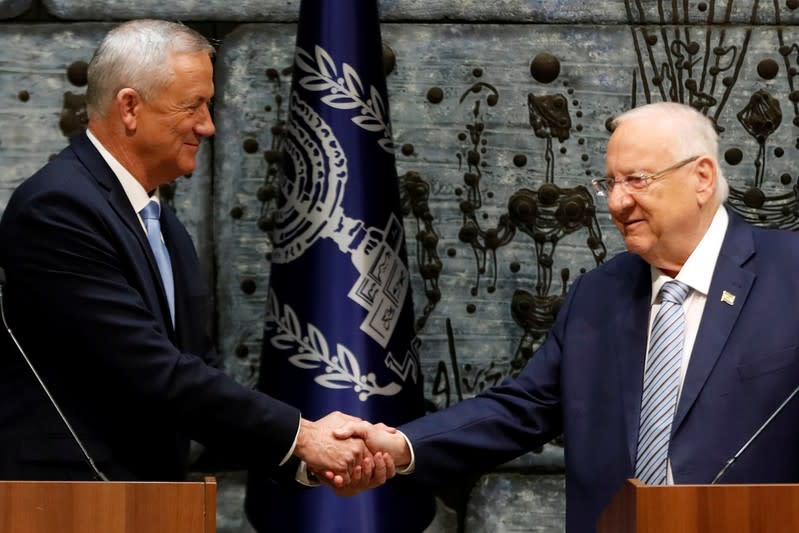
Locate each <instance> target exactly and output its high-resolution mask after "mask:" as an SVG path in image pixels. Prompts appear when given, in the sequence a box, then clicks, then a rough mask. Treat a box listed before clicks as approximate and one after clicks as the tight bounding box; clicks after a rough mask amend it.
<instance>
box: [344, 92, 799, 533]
mask: <svg viewBox="0 0 799 533" xmlns="http://www.w3.org/2000/svg"><path fill="white" fill-rule="evenodd" d="M614 127H615V129H614V132H613V134H612V136H611V138H610V141H609V144H608V149H607V172H606V177H605V178H604V179H598V180H595V181H594V183H593V185H594V189H595V191H596V192H597V194H598V195H600V196H602V197H604V198H606V199H607V202H608V208H609V210H610V213H611V215H612V217H613V221H614V223H615V224H616V227H617V228H618V229H619V231H620V232H621V234H622V236H623V237H624V242H625V245H626V247H627V249H628V252H625V253H622V254H620V255H618V256H617V257H615V258H614V259H612V260H611V261H608V262H607V263H606V264H603V265H601V266H599V267H597V268H596V269H594V270H592V271H590V272H588V273H586V274H585V275H583V276H582V277H580V278H578V279H577V280H576V281H575V282H574V284H573V285H572V287H571V289H570V291H569V295H568V297H567V300H566V302H565V303H564V304H563V306H562V307H561V309H560V312H559V315H558V318H557V321H556V323H555V325H554V327H553V329H552V331H551V333H550V334H549V336H548V338H547V340H546V341H545V342H544V344H543V345H542V346H541V348H539V349H538V351H537V352H536V353H535V355H534V356H533V357H532V359H531V360H530V362H529V363H528V364H527V366H526V367H525V368H524V369H523V370H522V372H521V373H520V374H519V376H518V377H516V378H513V379H508V380H507V381H505V382H504V383H502V384H500V385H499V386H496V387H493V388H491V389H489V390H487V391H485V392H484V393H482V394H480V395H478V396H476V397H475V398H472V399H469V400H465V401H463V402H461V403H459V404H457V405H455V406H453V407H451V408H449V409H446V410H443V411H440V412H438V413H435V414H432V415H429V416H426V417H423V418H420V419H418V420H416V421H414V422H411V423H409V424H406V425H404V426H402V427H400V428H399V430H400V431H399V432H391V431H390V430H387V428H385V427H384V426H380V425H378V426H371V425H368V424H367V423H365V422H360V423H351V424H348V425H347V426H345V427H344V428H342V429H341V430H339V432H338V436H339V437H341V438H345V437H348V436H350V435H353V434H356V435H360V436H362V437H363V438H364V439H365V440H366V443H367V446H368V447H369V448H370V449H371V450H372V451H377V450H381V451H388V452H390V453H391V454H392V457H393V458H394V461H395V463H396V464H397V465H398V468H399V469H400V472H401V473H402V472H405V473H409V474H410V475H411V478H415V479H416V480H417V481H418V482H419V483H422V484H425V485H442V484H450V483H453V482H455V481H456V480H457V479H458V478H459V477H461V476H464V475H465V474H474V473H477V472H479V471H481V470H485V469H488V468H491V467H493V466H496V465H498V464H500V463H502V462H504V461H507V460H509V459H512V458H513V457H516V456H518V455H520V454H522V453H524V452H526V451H529V450H531V449H533V448H536V447H538V446H540V445H542V444H544V443H545V442H547V441H549V440H550V439H552V438H553V437H555V436H557V435H559V434H560V433H563V434H564V437H565V459H566V494H567V511H566V526H567V527H566V529H567V531H568V532H570V533H584V532H591V531H594V530H595V524H596V520H597V518H598V516H599V514H600V512H601V511H602V509H604V507H605V506H606V505H607V504H608V502H609V501H610V499H611V497H612V496H613V494H614V493H615V492H616V491H617V490H618V489H619V488H620V487H621V485H622V484H623V482H624V480H626V479H627V478H632V477H637V478H639V479H641V480H643V481H644V482H646V483H650V484H671V483H710V482H711V481H714V480H715V478H716V477H717V474H719V472H720V471H721V470H722V467H723V466H724V465H725V463H726V462H727V461H728V459H730V458H731V457H732V456H734V455H735V454H736V452H737V451H738V450H739V449H740V448H741V446H742V445H743V444H744V443H746V442H747V441H748V440H749V438H750V437H751V436H752V435H753V434H754V433H755V432H756V430H757V429H758V428H759V427H760V426H761V425H762V424H763V422H764V421H766V419H768V418H769V416H770V415H771V414H772V413H773V412H774V410H775V409H776V408H777V407H778V406H779V405H780V404H781V403H782V402H783V400H784V399H785V398H787V397H789V395H790V394H791V393H792V391H793V390H794V389H795V387H796V386H797V384H799V327H797V314H799V313H797V307H798V306H799V304H798V303H797V302H799V276H797V272H799V235H797V234H795V233H791V232H784V231H777V230H764V229H760V228H755V227H752V226H749V225H748V224H746V223H745V222H744V221H743V220H742V219H741V218H739V217H738V216H736V215H734V214H732V213H731V212H728V211H727V210H726V209H725V208H724V207H723V205H722V204H723V202H724V200H725V199H726V196H727V191H728V186H727V183H726V180H725V179H724V177H723V176H722V173H721V169H720V168H719V163H718V139H717V134H716V130H715V128H714V125H713V123H712V122H711V121H710V120H709V119H708V118H706V117H705V116H704V115H702V114H701V113H699V112H697V111H695V110H694V109H693V108H691V107H689V106H686V105H682V104H677V103H657V104H650V105H646V106H643V107H640V108H636V109H633V110H631V111H629V112H627V113H625V114H623V115H621V116H619V117H618V118H616V120H615V121H614ZM797 420H799V402H794V403H789V404H788V405H787V406H786V407H785V409H784V410H783V411H782V412H781V413H780V414H779V415H778V416H777V417H775V418H774V419H773V420H772V421H771V423H770V425H769V426H768V428H767V429H766V430H765V431H763V432H762V433H761V434H760V435H759V436H758V438H757V439H756V440H754V441H753V442H752V444H751V446H750V447H749V448H748V449H747V450H746V452H745V453H744V454H742V455H741V456H740V458H739V459H738V460H737V462H736V463H735V464H734V465H733V466H732V467H731V468H729V470H727V471H726V472H725V473H724V475H723V476H721V478H720V480H719V481H720V482H722V483H795V482H799V424H798V423H797Z"/></svg>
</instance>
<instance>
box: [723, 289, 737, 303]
mask: <svg viewBox="0 0 799 533" xmlns="http://www.w3.org/2000/svg"><path fill="white" fill-rule="evenodd" d="M721 301H722V302H724V303H725V304H727V305H735V295H734V294H733V293H731V292H729V291H723V292H722V293H721Z"/></svg>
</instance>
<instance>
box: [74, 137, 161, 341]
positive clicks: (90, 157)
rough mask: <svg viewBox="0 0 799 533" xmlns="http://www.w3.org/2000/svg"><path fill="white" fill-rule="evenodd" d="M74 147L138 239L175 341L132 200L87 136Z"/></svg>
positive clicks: (150, 252) (154, 264)
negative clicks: (131, 203)
mask: <svg viewBox="0 0 799 533" xmlns="http://www.w3.org/2000/svg"><path fill="white" fill-rule="evenodd" d="M72 148H73V150H74V151H75V154H76V155H77V156H78V158H79V159H80V160H81V162H82V163H83V164H84V165H85V166H86V168H87V169H88V170H89V172H91V174H92V176H94V178H95V179H96V180H97V182H98V183H99V184H100V185H101V186H102V187H103V188H104V189H106V190H107V191H108V203H109V204H110V205H111V208H112V209H113V210H114V212H115V213H116V214H117V216H118V217H119V218H120V220H122V222H123V223H124V224H125V226H127V228H128V229H129V230H130V231H131V232H132V233H133V235H134V236H135V237H136V241H137V242H138V243H139V247H140V248H141V254H140V255H137V257H142V256H143V257H144V258H145V262H146V268H147V269H148V270H149V272H150V276H151V277H152V278H153V283H154V285H155V289H156V291H157V293H158V301H159V303H160V305H161V314H162V316H164V317H165V320H164V321H163V322H164V327H165V328H166V329H167V332H168V335H169V337H170V339H172V341H173V342H174V328H173V326H172V321H171V320H170V314H169V302H168V301H167V298H166V293H165V292H164V284H163V282H162V281H161V273H160V271H159V270H158V264H157V263H156V262H155V256H154V255H153V251H152V248H150V243H149V242H148V241H147V235H146V234H145V233H144V228H142V225H141V222H140V221H139V217H138V215H137V214H136V212H135V211H133V207H132V206H131V205H130V200H129V199H128V196H127V195H126V194H125V190H124V189H123V188H122V185H121V184H120V183H119V180H118V179H117V177H116V176H115V175H114V173H113V172H112V171H111V169H110V168H109V167H108V164H107V163H106V162H105V160H104V159H103V157H102V156H101V155H100V153H99V152H98V151H97V149H96V148H95V147H94V145H93V144H92V142H91V141H90V140H89V138H88V137H87V136H86V135H85V134H84V135H81V136H79V137H77V138H76V139H75V140H74V141H73V143H72Z"/></svg>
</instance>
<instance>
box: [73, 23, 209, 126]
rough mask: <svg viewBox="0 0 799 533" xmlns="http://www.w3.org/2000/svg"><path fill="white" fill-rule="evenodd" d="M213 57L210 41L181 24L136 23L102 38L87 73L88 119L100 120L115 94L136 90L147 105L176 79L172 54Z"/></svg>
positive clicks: (125, 24) (119, 27)
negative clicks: (197, 54) (195, 54)
mask: <svg viewBox="0 0 799 533" xmlns="http://www.w3.org/2000/svg"><path fill="white" fill-rule="evenodd" d="M203 52H204V53H207V54H208V55H209V57H211V56H213V54H214V47H213V46H211V44H210V43H209V42H208V40H207V39H206V38H205V37H203V36H202V35H200V34H199V33H197V32H196V31H194V30H192V29H191V28H189V27H187V26H184V25H183V24H181V23H179V22H168V21H165V20H133V21H130V22H126V23H124V24H122V25H120V26H117V27H116V28H114V29H113V30H111V31H110V32H108V34H107V35H106V36H105V37H104V38H103V40H102V42H101V43H100V46H99V47H97V50H96V51H95V52H94V57H92V60H91V62H90V63H89V69H88V82H89V83H88V88H87V91H86V108H87V112H88V115H89V118H95V117H97V118H101V117H103V116H104V115H105V113H106V110H107V109H108V106H109V105H110V104H111V101H112V100H113V99H114V97H115V96H116V94H117V93H118V92H119V91H120V90H121V89H124V88H126V87H130V88H133V89H136V91H137V92H138V93H139V94H140V95H141V97H142V98H143V99H144V100H145V101H146V100H149V99H152V98H154V97H155V96H157V95H158V93H159V92H160V91H161V90H162V89H164V88H165V87H167V86H168V85H169V84H170V83H171V82H172V81H173V80H174V78H175V73H174V71H173V70H172V69H171V67H170V66H169V56H170V54H172V53H203Z"/></svg>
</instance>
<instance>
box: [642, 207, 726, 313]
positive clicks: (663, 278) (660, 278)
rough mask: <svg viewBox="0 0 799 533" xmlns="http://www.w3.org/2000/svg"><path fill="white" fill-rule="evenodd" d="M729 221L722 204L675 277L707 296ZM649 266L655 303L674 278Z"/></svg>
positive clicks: (652, 300)
mask: <svg viewBox="0 0 799 533" xmlns="http://www.w3.org/2000/svg"><path fill="white" fill-rule="evenodd" d="M729 222H730V217H729V215H727V210H726V209H724V206H722V205H720V206H719V207H718V209H717V210H716V214H715V215H714V216H713V221H712V222H711V223H710V227H709V228H708V229H707V231H706V232H705V235H704V236H703V237H702V240H701V241H699V244H698V245H697V247H696V248H694V251H693V252H691V255H689V256H688V260H687V261H685V264H684V265H683V266H682V268H681V269H680V272H679V273H678V274H677V277H676V278H675V279H677V280H678V281H682V282H683V283H685V284H686V285H688V286H689V287H691V289H693V290H695V291H697V292H699V293H701V294H703V295H704V296H707V293H708V291H709V290H710V281H711V280H712V279H713V271H714V270H716V260H718V258H719V252H720V251H721V245H722V243H723V242H724V235H725V234H726V233H727V226H728V225H729ZM649 268H650V272H651V275H652V299H651V301H650V304H654V303H655V300H656V299H657V296H658V294H660V288H661V287H663V284H664V283H666V282H667V281H671V280H672V278H671V277H670V276H668V275H667V274H664V273H663V272H662V271H661V270H660V269H659V268H657V267H654V266H650V267H649Z"/></svg>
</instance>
